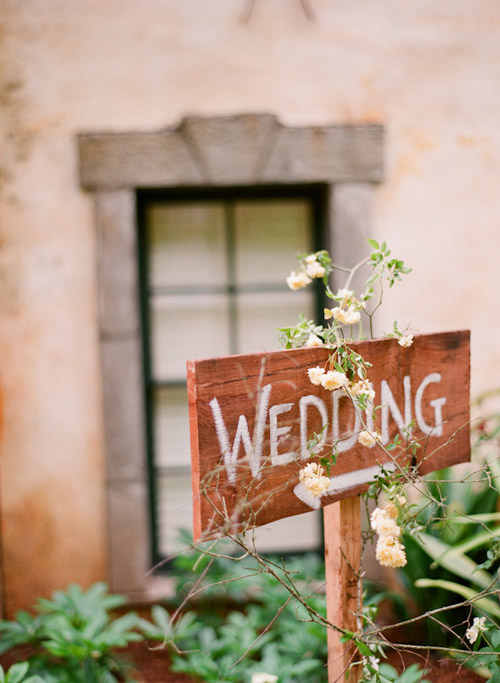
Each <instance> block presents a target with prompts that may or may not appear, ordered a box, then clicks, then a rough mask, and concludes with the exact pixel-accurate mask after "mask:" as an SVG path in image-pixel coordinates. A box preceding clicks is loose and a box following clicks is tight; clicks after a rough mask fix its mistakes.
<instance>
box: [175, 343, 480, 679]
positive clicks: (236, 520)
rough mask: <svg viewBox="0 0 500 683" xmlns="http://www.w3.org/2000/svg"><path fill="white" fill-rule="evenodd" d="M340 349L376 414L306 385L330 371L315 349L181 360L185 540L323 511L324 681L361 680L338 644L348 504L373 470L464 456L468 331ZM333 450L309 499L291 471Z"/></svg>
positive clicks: (350, 613) (344, 626) (351, 534)
mask: <svg viewBox="0 0 500 683" xmlns="http://www.w3.org/2000/svg"><path fill="white" fill-rule="evenodd" d="M350 348H352V350H353V351H355V352H356V353H359V354H361V356H362V357H363V358H364V360H365V361H368V362H370V363H371V364H372V366H373V367H371V368H370V369H369V379H370V381H371V382H372V385H373V389H374V390H375V398H374V400H373V406H375V407H377V406H378V408H376V410H375V411H373V407H372V408H368V409H367V410H361V409H360V408H359V406H357V407H355V405H356V404H355V402H354V401H353V400H352V398H351V397H350V396H349V395H348V394H347V393H346V392H345V391H344V390H343V389H337V390H334V391H329V390H327V389H325V388H324V387H323V386H318V385H315V384H313V383H311V381H310V379H309V375H308V372H307V371H308V369H309V368H314V367H320V368H323V367H327V366H328V362H329V358H330V355H331V351H329V350H328V349H325V348H321V347H320V348H315V349H300V350H294V351H278V352H276V353H267V354H255V355H247V356H230V357H226V358H214V359H210V360H201V361H189V362H188V392H189V412H190V428H191V452H192V473H193V507H194V537H195V540H202V539H203V538H210V537H212V536H214V535H218V534H221V533H224V531H225V530H229V529H234V528H248V527H253V526H256V525H259V524H264V523H267V522H271V521H273V520H276V519H280V518H282V517H290V516H291V515H296V514H299V513H301V512H306V511H308V510H311V509H316V508H319V507H323V508H324V510H323V514H324V529H325V574H326V593H327V618H328V621H329V622H330V624H331V625H332V628H329V629H328V683H338V682H339V681H344V683H346V682H347V680H348V681H349V683H357V682H358V681H359V680H360V678H361V676H362V664H361V660H360V657H359V653H358V651H357V648H356V646H355V645H354V644H353V643H352V642H351V643H346V644H344V643H342V642H341V638H340V636H341V633H342V631H350V632H356V631H357V630H358V622H357V614H359V613H360V610H361V587H360V576H361V574H360V567H359V563H360V558H361V521H360V506H359V499H358V496H357V494H358V493H360V492H362V491H363V490H365V489H366V487H367V486H368V484H369V482H371V481H373V479H374V478H375V477H376V475H377V474H378V473H380V471H381V468H382V467H383V468H384V469H385V470H388V471H390V470H397V469H398V468H401V467H403V466H404V465H406V464H408V462H410V463H411V464H412V465H416V466H418V470H419V472H420V473H421V474H424V473H426V472H430V471H433V470H437V469H440V468H442V467H447V466H448V465H453V464H455V463H459V462H464V461H466V460H468V459H469V457H470V443H469V419H470V418H469V392H470V343H469V332H468V331H460V332H445V333H438V334H429V335H419V336H417V337H416V338H415V339H414V343H413V345H412V346H411V347H410V348H403V347H401V346H400V345H399V344H398V343H397V340H396V339H382V340H374V341H366V342H359V343H355V344H351V345H350ZM363 431H368V432H369V433H372V434H373V433H374V432H379V433H380V441H381V444H380V445H379V444H378V443H377V444H375V445H373V447H372V448H369V447H368V446H367V445H363V439H361V442H360V440H359V436H360V434H361V433H362V432H363ZM398 433H399V442H398V443H396V442H395V437H396V438H397V435H398ZM410 435H411V439H412V440H413V441H415V440H416V441H417V443H418V444H419V446H420V447H419V448H418V449H416V450H415V452H414V449H407V448H405V444H406V443H407V439H408V438H409V436H410ZM364 443H366V440H365V441H364ZM391 444H393V446H394V447H393V448H391V449H389V448H385V447H387V446H391ZM333 447H335V451H336V463H335V464H334V465H333V466H332V467H331V469H330V472H329V479H330V486H329V488H328V489H327V490H326V491H325V492H324V493H323V494H322V495H321V496H320V497H313V496H312V495H311V494H310V493H309V492H308V491H307V489H306V488H305V487H304V485H303V484H302V483H301V482H300V479H299V472H300V470H301V469H302V468H303V467H304V466H305V464H306V463H307V462H308V461H309V462H310V457H311V453H312V454H314V456H318V457H321V456H324V455H325V454H326V455H327V454H328V453H329V452H331V451H332V448H333ZM333 625H335V627H333ZM339 629H340V630H339Z"/></svg>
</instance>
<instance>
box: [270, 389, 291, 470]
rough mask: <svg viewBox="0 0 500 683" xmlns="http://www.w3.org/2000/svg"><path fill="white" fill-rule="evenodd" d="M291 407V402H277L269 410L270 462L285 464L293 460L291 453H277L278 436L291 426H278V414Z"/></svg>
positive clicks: (287, 430) (282, 434)
mask: <svg viewBox="0 0 500 683" xmlns="http://www.w3.org/2000/svg"><path fill="white" fill-rule="evenodd" d="M292 407H293V403H279V404H278V405H277V406H271V408H270V410H269V433H270V441H271V445H270V450H271V464H273V465H286V463H287V462H292V461H293V453H282V454H281V455H280V454H279V453H278V440H279V437H280V436H284V435H285V434H288V432H289V431H290V430H291V427H290V426H288V427H278V415H281V414H282V413H287V412H288V411H289V410H290V409H291V408H292Z"/></svg>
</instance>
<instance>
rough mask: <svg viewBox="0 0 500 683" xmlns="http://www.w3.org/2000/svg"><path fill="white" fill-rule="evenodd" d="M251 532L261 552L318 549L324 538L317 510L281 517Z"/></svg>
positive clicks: (298, 551)
mask: <svg viewBox="0 0 500 683" xmlns="http://www.w3.org/2000/svg"><path fill="white" fill-rule="evenodd" d="M250 533H251V534H252V537H253V538H254V539H255V541H254V542H255V547H256V548H257V550H258V551H259V552H260V553H280V552H297V553H300V552H306V551H308V550H317V549H318V548H319V547H320V546H321V540H322V539H321V535H322V530H321V525H320V517H319V515H318V512H316V511H314V512H306V513H304V514H303V515H295V516H294V517H287V518H285V519H279V520H278V521H277V522H273V523H272V524H267V525H266V526H261V527H257V528H256V529H254V530H253V531H252V532H249V534H250ZM249 537H250V536H249Z"/></svg>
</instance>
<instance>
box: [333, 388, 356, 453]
mask: <svg viewBox="0 0 500 683" xmlns="http://www.w3.org/2000/svg"><path fill="white" fill-rule="evenodd" d="M341 398H345V399H346V400H347V401H349V403H350V404H351V405H352V407H353V409H354V414H355V419H354V428H353V430H352V436H350V437H345V436H343V437H341V436H340V429H339V403H340V399H341ZM332 411H333V426H332V438H333V443H334V444H335V448H336V449H337V451H338V452H339V453H344V452H345V451H348V450H349V449H350V448H352V447H353V446H354V445H356V443H357V441H358V435H359V431H360V428H361V418H360V415H359V411H358V408H357V406H354V405H353V404H352V400H351V399H350V398H349V397H348V396H346V395H345V393H344V392H343V391H342V389H337V390H336V391H333V392H332Z"/></svg>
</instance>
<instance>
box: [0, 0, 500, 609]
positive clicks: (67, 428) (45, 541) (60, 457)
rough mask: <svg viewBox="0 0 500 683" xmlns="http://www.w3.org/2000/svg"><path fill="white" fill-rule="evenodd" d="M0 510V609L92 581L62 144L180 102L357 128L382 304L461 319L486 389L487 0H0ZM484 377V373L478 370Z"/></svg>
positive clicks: (68, 150)
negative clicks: (393, 278)
mask: <svg viewBox="0 0 500 683" xmlns="http://www.w3.org/2000/svg"><path fill="white" fill-rule="evenodd" d="M1 4H2V8H1V12H0V31H1V39H2V43H3V47H2V53H1V56H0V72H1V78H2V84H1V91H0V102H1V106H2V114H1V132H0V135H1V138H2V144H3V152H2V157H1V159H0V164H1V179H2V197H1V221H0V231H1V232H0V235H1V248H0V282H1V287H2V295H1V297H0V306H1V320H2V324H1V326H0V358H1V374H0V381H1V384H0V389H1V394H2V402H3V405H4V423H3V429H2V436H1V452H0V458H1V471H2V475H1V506H2V543H3V554H4V577H3V579H4V585H5V587H6V594H7V604H8V607H9V608H10V609H12V608H13V607H14V606H21V605H26V604H30V603H31V602H32V600H33V599H34V598H35V597H36V596H37V595H38V594H47V593H48V592H49V591H50V590H52V589H53V588H55V587H61V586H64V585H66V584H67V583H68V581H70V580H73V581H78V582H81V583H83V584H86V583H89V582H91V581H92V580H94V579H97V578H102V577H104V576H105V574H106V547H105V532H104V529H105V500H104V463H103V429H102V418H101V387H100V369H99V360H98V339H97V324H96V281H95V260H96V255H95V238H94V219H93V208H92V202H91V199H90V196H89V195H87V194H86V193H85V192H83V191H82V190H81V189H80V186H79V179H78V168H77V154H76V143H75V138H76V135H77V134H78V133H81V132H92V131H111V132H118V131H129V130H137V131H148V130H155V129H158V128H162V127H164V126H167V125H173V124H175V123H177V122H178V121H179V119H180V118H181V117H182V116H184V115H186V114H201V115H219V114H232V113H240V112H269V113H272V114H275V115H277V116H278V117H279V118H280V119H281V120H282V121H283V122H284V123H285V124H288V125H313V124H321V125H327V124H330V123H355V122H363V123H366V122H377V123H383V124H384V125H385V126H386V129H387V139H386V155H387V156H386V169H387V173H386V175H387V179H386V181H385V182H384V184H383V185H381V186H380V187H379V188H378V190H377V193H376V204H375V214H374V231H373V232H374V237H376V238H381V239H386V240H387V241H388V242H389V244H390V245H391V246H392V247H393V251H394V252H395V253H396V254H398V255H401V257H402V258H404V259H405V260H406V261H408V262H409V263H410V264H411V265H413V267H414V274H413V275H412V276H411V277H410V278H409V279H408V280H407V282H406V283H405V285H404V286H401V287H400V288H395V289H394V291H393V292H391V297H390V298H389V299H388V309H389V311H390V312H389V313H387V314H384V315H383V317H382V319H381V323H382V327H383V328H384V329H388V328H389V327H390V326H391V324H392V320H393V319H394V318H397V319H398V320H400V321H401V323H403V324H406V323H407V322H411V323H412V324H413V325H414V326H415V327H416V328H418V329H419V330H420V331H431V330H437V329H453V328H460V327H469V326H470V327H471V328H472V348H473V357H472V369H473V380H472V385H473V391H474V393H477V392H478V391H480V390H483V389H487V388H491V387H495V386H497V385H498V386H500V372H498V371H497V369H498V368H500V344H499V337H500V329H499V328H498V324H497V323H496V319H495V318H496V316H495V311H496V309H497V291H498V282H499V276H498V266H497V264H498V259H499V253H500V250H499V246H500V238H499V233H500V231H499V223H500V193H499V192H498V190H497V186H498V177H499V175H500V173H499V172H500V155H499V150H500V128H499V126H498V121H499V120H500V89H499V88H498V83H499V82H500V40H499V37H500V8H499V6H498V3H497V2H495V1H494V0H491V1H488V0H476V1H475V2H474V3H469V2H463V1H459V0H443V1H442V2H440V3H436V2H435V0H415V1H414V2H407V1H404V0H371V2H369V3H367V2H365V1H364V0H351V1H350V2H348V3H345V2H339V1H337V0H310V4H311V7H312V8H313V9H314V12H315V15H316V21H314V22H310V21H308V19H307V17H306V16H305V13H304V11H303V9H302V7H301V4H300V2H299V0H256V2H255V5H254V9H253V12H252V14H251V16H250V18H249V20H248V22H247V23H243V22H242V21H241V13H242V11H243V9H244V7H245V2H244V0H211V1H210V2H207V0H184V1H183V2H179V0H148V2H139V1H138V0H83V1H82V0H79V1H78V2H77V1H76V0H23V2H17V1H16V0H3V2H2V3H1ZM497 372H498V376H497Z"/></svg>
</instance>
